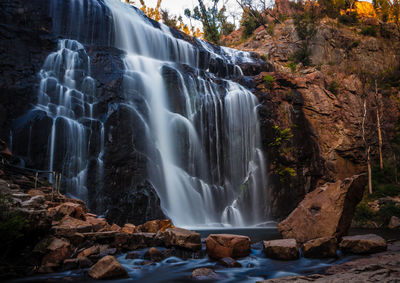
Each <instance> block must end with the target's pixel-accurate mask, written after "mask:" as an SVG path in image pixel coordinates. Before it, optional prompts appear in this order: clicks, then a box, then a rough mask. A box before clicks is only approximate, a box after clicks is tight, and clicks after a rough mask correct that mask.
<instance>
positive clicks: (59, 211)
mask: <svg viewBox="0 0 400 283" xmlns="http://www.w3.org/2000/svg"><path fill="white" fill-rule="evenodd" d="M49 213H50V214H51V215H53V217H55V218H58V219H61V218H63V217H64V216H71V217H73V218H77V219H81V220H86V217H85V213H84V210H83V209H82V207H81V206H80V205H79V204H77V203H73V202H64V203H62V204H60V205H58V206H56V207H52V208H49Z"/></svg>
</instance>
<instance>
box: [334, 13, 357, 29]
mask: <svg viewBox="0 0 400 283" xmlns="http://www.w3.org/2000/svg"><path fill="white" fill-rule="evenodd" d="M338 21H339V23H341V24H344V25H347V26H351V25H355V24H356V23H357V22H358V20H357V14H356V13H350V14H348V15H340V16H339V17H338Z"/></svg>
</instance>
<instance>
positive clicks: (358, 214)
mask: <svg viewBox="0 0 400 283" xmlns="http://www.w3.org/2000/svg"><path fill="white" fill-rule="evenodd" d="M374 216H375V213H374V211H373V210H372V209H371V208H370V207H369V206H368V202H366V201H364V200H363V201H361V202H360V203H359V204H358V205H357V207H356V211H355V212H354V220H355V221H356V222H359V223H361V224H366V223H367V222H368V221H369V220H371V219H373V217H374Z"/></svg>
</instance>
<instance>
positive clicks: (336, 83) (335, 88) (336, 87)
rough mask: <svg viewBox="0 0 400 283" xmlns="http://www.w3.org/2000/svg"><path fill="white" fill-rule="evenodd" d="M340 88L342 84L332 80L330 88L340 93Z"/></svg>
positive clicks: (334, 92) (335, 92)
mask: <svg viewBox="0 0 400 283" xmlns="http://www.w3.org/2000/svg"><path fill="white" fill-rule="evenodd" d="M339 89H340V84H339V83H338V82H336V81H332V82H331V83H330V84H329V86H328V90H329V91H330V92H332V93H333V94H338V93H339Z"/></svg>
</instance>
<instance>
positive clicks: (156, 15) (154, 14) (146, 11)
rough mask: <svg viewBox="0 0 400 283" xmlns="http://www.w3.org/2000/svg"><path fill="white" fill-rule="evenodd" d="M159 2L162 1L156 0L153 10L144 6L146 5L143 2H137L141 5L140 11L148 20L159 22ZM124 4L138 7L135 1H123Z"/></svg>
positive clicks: (141, 0) (140, 0) (142, 0)
mask: <svg viewBox="0 0 400 283" xmlns="http://www.w3.org/2000/svg"><path fill="white" fill-rule="evenodd" d="M161 2H162V0H157V5H156V7H154V8H150V7H147V6H146V3H145V2H144V0H139V3H140V5H141V7H140V10H142V12H143V13H144V14H145V15H146V16H147V17H149V18H151V19H153V20H155V21H157V22H158V21H159V20H160V19H161ZM125 3H127V4H130V5H133V6H138V4H137V3H136V1H135V0H125Z"/></svg>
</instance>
